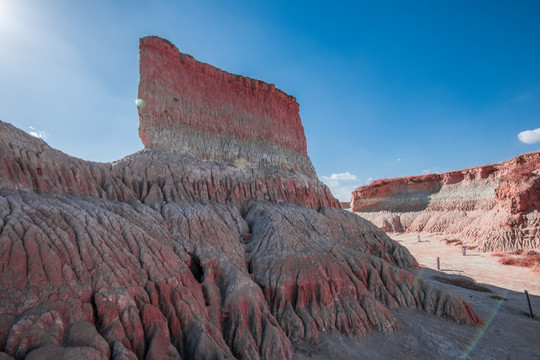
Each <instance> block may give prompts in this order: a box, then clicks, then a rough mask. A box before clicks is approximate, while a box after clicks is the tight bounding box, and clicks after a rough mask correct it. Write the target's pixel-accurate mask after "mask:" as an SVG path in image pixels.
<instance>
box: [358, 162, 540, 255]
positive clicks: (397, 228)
mask: <svg viewBox="0 0 540 360" xmlns="http://www.w3.org/2000/svg"><path fill="white" fill-rule="evenodd" d="M351 205H352V209H353V211H355V212H357V213H358V214H360V215H361V216H363V217H365V218H367V219H369V220H371V221H373V222H374V223H375V224H377V225H378V226H379V227H381V228H382V229H383V230H385V231H391V232H402V231H411V232H419V231H424V232H433V233H435V232H443V233H447V234H454V235H456V236H459V237H460V238H461V239H463V240H468V241H469V242H471V243H472V244H475V245H477V246H478V248H479V249H481V250H484V251H492V250H515V249H524V248H525V249H526V248H530V249H535V248H536V249H538V248H540V214H539V209H540V152H532V153H528V154H523V155H520V156H517V157H515V158H513V159H511V160H508V161H505V162H502V163H499V164H492V165H485V166H478V167H475V168H471V169H465V170H457V171H451V172H447V173H443V174H429V175H422V176H411V177H404V178H396V179H385V180H379V181H377V182H374V183H372V184H370V185H367V186H362V187H359V188H358V189H356V190H355V191H354V192H353V194H352V202H351Z"/></svg>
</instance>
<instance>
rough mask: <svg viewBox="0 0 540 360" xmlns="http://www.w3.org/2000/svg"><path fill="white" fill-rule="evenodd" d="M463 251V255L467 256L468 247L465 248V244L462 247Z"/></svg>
mask: <svg viewBox="0 0 540 360" xmlns="http://www.w3.org/2000/svg"><path fill="white" fill-rule="evenodd" d="M461 253H462V254H463V256H467V249H466V248H465V246H462V247H461Z"/></svg>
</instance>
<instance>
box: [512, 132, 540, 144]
mask: <svg viewBox="0 0 540 360" xmlns="http://www.w3.org/2000/svg"><path fill="white" fill-rule="evenodd" d="M517 137H518V139H519V141H521V142H522V143H525V144H534V143H537V142H540V128H538V129H534V130H525V131H522V132H520V133H519V134H518V136H517Z"/></svg>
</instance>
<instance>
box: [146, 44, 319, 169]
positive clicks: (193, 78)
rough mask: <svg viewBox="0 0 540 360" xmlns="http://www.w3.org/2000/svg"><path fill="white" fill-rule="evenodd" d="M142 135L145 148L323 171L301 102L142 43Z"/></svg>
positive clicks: (172, 50)
mask: <svg viewBox="0 0 540 360" xmlns="http://www.w3.org/2000/svg"><path fill="white" fill-rule="evenodd" d="M138 97H139V99H140V100H142V101H140V100H139V119H140V127H139V134H140V137H141V140H142V142H143V144H144V146H145V147H147V148H151V149H156V150H164V151H170V150H172V151H180V152H187V153H191V154H193V155H195V156H197V157H200V158H203V159H212V160H218V161H220V160H224V161H229V162H235V161H238V160H239V159H242V161H243V160H244V159H245V160H246V161H247V162H248V163H254V164H257V165H259V164H263V165H264V164H271V165H278V166H280V167H282V168H291V169H294V170H295V171H301V172H302V173H304V174H306V175H309V176H310V177H314V176H315V171H314V169H313V165H312V164H311V161H310V159H309V158H308V156H307V146H306V137H305V135H304V128H303V127H302V122H301V120H300V115H299V113H298V110H299V105H298V103H297V102H296V99H295V98H294V97H292V96H290V95H287V94H286V93H284V92H283V91H281V90H278V89H276V87H275V85H273V84H268V83H265V82H263V81H260V80H255V79H251V78H248V77H243V76H239V75H234V74H230V73H228V72H225V71H222V70H220V69H218V68H215V67H213V66H211V65H208V64H204V63H201V62H199V61H197V60H195V59H194V58H193V57H191V56H189V55H185V54H182V53H180V52H179V51H178V49H177V48H176V47H175V46H174V45H173V44H171V43H170V42H168V41H167V40H164V39H161V38H159V37H155V36H150V37H145V38H142V39H141V40H140V80H139V95H138Z"/></svg>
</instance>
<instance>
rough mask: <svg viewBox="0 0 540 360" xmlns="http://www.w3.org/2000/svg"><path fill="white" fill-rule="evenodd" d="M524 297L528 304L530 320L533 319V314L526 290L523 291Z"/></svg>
mask: <svg viewBox="0 0 540 360" xmlns="http://www.w3.org/2000/svg"><path fill="white" fill-rule="evenodd" d="M525 296H527V302H528V303H529V315H530V317H531V319H534V314H533V312H532V306H531V299H530V298H529V293H528V292H527V290H525Z"/></svg>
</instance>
